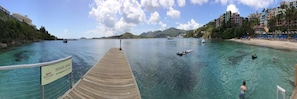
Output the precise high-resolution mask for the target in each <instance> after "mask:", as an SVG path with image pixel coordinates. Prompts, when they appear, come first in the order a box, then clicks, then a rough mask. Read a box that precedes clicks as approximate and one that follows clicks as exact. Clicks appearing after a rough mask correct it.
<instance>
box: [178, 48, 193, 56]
mask: <svg viewBox="0 0 297 99" xmlns="http://www.w3.org/2000/svg"><path fill="white" fill-rule="evenodd" d="M191 52H193V50H192V49H189V50H185V51H181V52H177V53H176V55H179V56H183V55H186V54H188V53H191Z"/></svg>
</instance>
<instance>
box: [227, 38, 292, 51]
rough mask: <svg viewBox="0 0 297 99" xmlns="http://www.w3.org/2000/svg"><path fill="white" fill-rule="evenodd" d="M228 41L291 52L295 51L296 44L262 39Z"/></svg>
mask: <svg viewBox="0 0 297 99" xmlns="http://www.w3.org/2000/svg"><path fill="white" fill-rule="evenodd" d="M230 41H234V42H239V43H244V44H250V45H256V46H263V47H269V48H275V49H282V50H292V51H297V43H296V42H290V41H277V40H263V39H250V40H248V39H230Z"/></svg>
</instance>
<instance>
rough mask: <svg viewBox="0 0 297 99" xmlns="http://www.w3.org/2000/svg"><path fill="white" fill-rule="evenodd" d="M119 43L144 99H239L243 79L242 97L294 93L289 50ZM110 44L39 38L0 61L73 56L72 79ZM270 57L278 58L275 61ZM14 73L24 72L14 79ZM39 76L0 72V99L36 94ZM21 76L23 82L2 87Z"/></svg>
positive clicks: (55, 86)
mask: <svg viewBox="0 0 297 99" xmlns="http://www.w3.org/2000/svg"><path fill="white" fill-rule="evenodd" d="M122 46H123V50H124V51H125V53H126V56H127V58H128V60H129V63H130V65H131V67H132V70H133V73H134V75H135V77H136V81H137V83H138V86H139V89H140V92H141V95H142V98H143V99H238V94H239V86H240V85H241V83H242V81H243V80H245V81H246V82H247V87H248V91H247V93H246V97H247V99H274V98H276V85H280V86H281V87H283V88H284V89H286V90H287V93H286V94H287V98H289V97H288V96H290V95H291V93H292V91H293V83H294V65H295V64H296V63H297V58H296V57H297V54H296V52H294V51H285V50H275V49H270V48H264V47H257V46H250V45H244V44H239V43H234V42H228V41H207V43H205V44H201V43H200V40H199V39H173V40H167V39H136V40H122ZM111 47H119V40H77V41H69V42H68V43H67V44H64V43H62V41H43V42H37V43H32V44H28V45H24V46H21V47H16V48H11V49H9V50H6V51H2V52H0V65H16V64H28V63H38V62H46V61H52V60H56V59H60V58H64V57H67V56H73V76H74V77H73V79H74V81H77V80H78V79H79V78H80V77H81V76H82V75H83V74H84V73H85V72H86V71H87V70H88V69H89V68H91V67H92V66H93V65H94V64H95V63H96V62H97V61H98V60H99V59H101V57H103V55H104V54H105V52H107V51H108V49H109V48H111ZM186 49H193V50H194V51H193V52H192V53H189V54H188V55H185V56H182V57H180V56H177V55H176V52H178V51H182V50H186ZM252 54H257V56H258V58H257V59H255V60H252V59H251V55H252ZM273 56H277V57H278V60H277V61H275V62H274V61H273ZM15 72H17V73H24V74H23V75H21V77H19V76H20V75H16V74H15ZM34 74H35V75H34ZM39 74H40V71H39V68H29V69H17V70H7V71H2V72H1V73H0V83H1V84H0V98H9V97H11V98H19V97H13V96H11V95H13V94H15V93H12V91H15V90H16V89H18V90H20V89H21V88H22V89H21V90H31V91H32V92H35V93H32V92H30V91H28V92H26V93H31V94H30V95H27V94H24V92H22V91H17V92H18V93H20V94H24V95H22V98H36V99H38V98H40V97H41V96H40V95H41V92H40V90H41V87H40V85H39V83H40V81H39V78H40V76H39ZM10 78H15V79H13V80H10ZM25 78H26V81H27V82H24V83H20V84H11V86H7V85H9V84H8V83H12V82H21V81H22V80H20V79H25ZM28 78H29V80H28ZM64 82H67V83H69V77H68V76H66V77H64V78H62V79H61V80H58V81H56V82H54V83H52V84H50V85H47V86H46V87H45V90H46V91H45V92H46V93H47V94H46V98H57V97H58V96H60V95H61V94H63V92H65V91H66V90H67V89H68V88H69V84H67V83H66V84H64ZM62 83H63V84H64V85H63V84H62ZM22 86H26V87H22ZM12 87H13V88H12ZM14 87H15V89H14ZM59 89H61V90H59Z"/></svg>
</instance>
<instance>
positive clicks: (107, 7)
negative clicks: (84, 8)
mask: <svg viewBox="0 0 297 99" xmlns="http://www.w3.org/2000/svg"><path fill="white" fill-rule="evenodd" d="M89 15H90V16H91V17H92V18H94V19H95V20H96V21H97V22H98V26H97V27H96V29H95V30H90V31H88V32H87V34H96V33H95V32H98V33H103V34H100V35H99V34H98V36H111V35H118V34H121V33H123V32H129V31H130V30H131V28H132V27H134V26H136V25H137V24H140V23H142V22H145V21H146V15H145V13H144V11H143V9H142V8H141V5H140V4H139V2H138V1H137V0H95V4H94V5H92V7H91V11H90V12H89Z"/></svg>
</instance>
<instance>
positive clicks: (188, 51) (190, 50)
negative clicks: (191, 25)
mask: <svg viewBox="0 0 297 99" xmlns="http://www.w3.org/2000/svg"><path fill="white" fill-rule="evenodd" d="M185 52H186V53H190V52H193V50H192V49H188V50H186V51H185Z"/></svg>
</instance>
